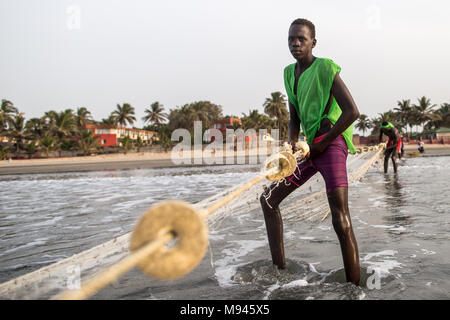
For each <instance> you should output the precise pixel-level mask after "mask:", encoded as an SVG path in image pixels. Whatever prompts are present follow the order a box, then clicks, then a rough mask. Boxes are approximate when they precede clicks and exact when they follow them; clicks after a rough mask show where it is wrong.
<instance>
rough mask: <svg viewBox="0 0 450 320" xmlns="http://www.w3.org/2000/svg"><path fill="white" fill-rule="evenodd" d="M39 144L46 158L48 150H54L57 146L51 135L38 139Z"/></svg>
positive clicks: (48, 153)
mask: <svg viewBox="0 0 450 320" xmlns="http://www.w3.org/2000/svg"><path fill="white" fill-rule="evenodd" d="M39 145H40V146H41V148H42V149H43V150H44V152H45V155H46V156H47V158H48V157H49V155H50V152H51V151H54V150H56V148H57V143H56V138H55V137H51V136H46V137H43V138H41V139H40V140H39Z"/></svg>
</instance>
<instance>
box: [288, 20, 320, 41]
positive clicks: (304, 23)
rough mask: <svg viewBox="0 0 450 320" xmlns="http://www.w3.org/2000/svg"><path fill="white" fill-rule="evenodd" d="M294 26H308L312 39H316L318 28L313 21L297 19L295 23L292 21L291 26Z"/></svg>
mask: <svg viewBox="0 0 450 320" xmlns="http://www.w3.org/2000/svg"><path fill="white" fill-rule="evenodd" d="M294 24H298V25H302V26H307V27H308V28H309V31H310V32H311V37H312V38H313V39H315V38H316V27H315V26H314V23H312V22H311V21H309V20H307V19H295V20H294V21H292V23H291V26H293V25H294Z"/></svg>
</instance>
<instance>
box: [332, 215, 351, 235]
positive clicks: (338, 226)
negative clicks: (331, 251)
mask: <svg viewBox="0 0 450 320" xmlns="http://www.w3.org/2000/svg"><path fill="white" fill-rule="evenodd" d="M333 228H334V231H336V233H337V234H338V236H346V235H348V234H350V232H351V231H352V224H351V222H350V219H349V218H348V215H347V214H345V212H344V211H342V210H339V212H335V214H334V215H333Z"/></svg>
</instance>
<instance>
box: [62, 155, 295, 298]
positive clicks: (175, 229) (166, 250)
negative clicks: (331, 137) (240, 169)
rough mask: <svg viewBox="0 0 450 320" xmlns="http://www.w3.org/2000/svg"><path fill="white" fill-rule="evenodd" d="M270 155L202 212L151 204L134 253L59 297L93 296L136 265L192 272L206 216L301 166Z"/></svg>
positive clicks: (160, 275) (153, 271)
mask: <svg viewBox="0 0 450 320" xmlns="http://www.w3.org/2000/svg"><path fill="white" fill-rule="evenodd" d="M268 160H269V161H266V163H265V166H264V168H263V173H262V174H260V175H258V176H256V177H255V178H252V179H251V181H249V182H248V183H246V184H245V185H243V186H242V187H240V188H239V189H237V190H235V191H234V192H232V193H231V194H230V195H228V196H226V197H224V198H223V199H219V200H218V201H217V202H216V203H215V204H213V205H212V206H211V207H209V208H207V209H204V210H202V211H200V212H199V211H197V210H196V209H195V208H194V207H193V206H192V205H190V204H189V203H187V202H184V201H179V200H172V201H164V202H161V203H159V204H156V205H154V206H152V207H151V208H150V209H149V210H148V211H147V212H145V213H144V214H143V215H142V216H141V218H140V219H139V221H138V223H137V224H136V226H135V228H134V230H133V232H132V234H131V238H130V251H131V253H130V255H128V256H127V257H126V258H124V259H123V260H121V261H119V262H118V263H116V264H114V265H112V266H111V267H109V268H108V269H107V270H106V271H105V272H104V273H102V274H100V275H99V276H97V277H95V278H94V279H92V280H90V281H89V282H88V283H86V285H84V286H83V287H82V288H81V289H79V290H76V291H75V292H71V291H69V292H65V293H63V294H62V295H60V296H59V297H58V299H86V298H89V297H90V296H91V295H93V294H95V293H96V292H97V291H98V290H100V289H101V288H103V287H104V286H106V285H108V284H109V283H111V282H112V281H115V280H117V279H118V278H119V277H120V276H121V275H123V274H124V273H126V272H128V271H129V270H130V269H132V268H133V267H135V266H137V267H139V269H141V270H142V271H143V272H144V273H145V274H147V275H150V276H152V277H154V278H156V279H161V280H172V279H176V278H179V277H181V276H184V275H186V274H188V273H189V272H190V271H192V270H193V269H194V268H195V267H196V266H197V265H198V264H199V263H200V262H201V260H202V259H203V257H204V255H205V253H206V250H207V248H208V227H207V225H206V222H205V219H204V218H205V217H206V216H208V215H209V214H211V213H212V212H214V211H215V210H217V209H218V208H220V207H222V206H224V205H226V204H227V203H228V202H230V201H231V200H232V199H234V198H236V197H237V196H238V195H240V194H241V193H242V192H244V191H246V190H248V189H249V188H251V187H252V186H253V185H255V184H256V183H258V182H259V181H261V180H262V179H264V178H268V179H269V180H272V181H275V180H281V179H283V178H285V177H287V176H289V175H291V174H293V173H294V171H295V169H296V167H297V160H296V158H295V157H294V155H293V154H292V153H290V152H280V153H278V154H276V155H274V156H273V157H271V158H270V159H268Z"/></svg>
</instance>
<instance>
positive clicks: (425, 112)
mask: <svg viewBox="0 0 450 320" xmlns="http://www.w3.org/2000/svg"><path fill="white" fill-rule="evenodd" d="M417 101H418V102H419V103H418V104H417V105H414V108H415V109H416V111H417V113H418V117H417V121H418V122H419V124H420V125H423V124H424V123H426V122H427V121H430V120H436V119H437V118H436V117H435V114H433V108H434V107H436V105H435V104H433V105H432V104H431V100H430V99H428V98H427V97H425V96H423V97H421V98H419V99H417Z"/></svg>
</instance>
